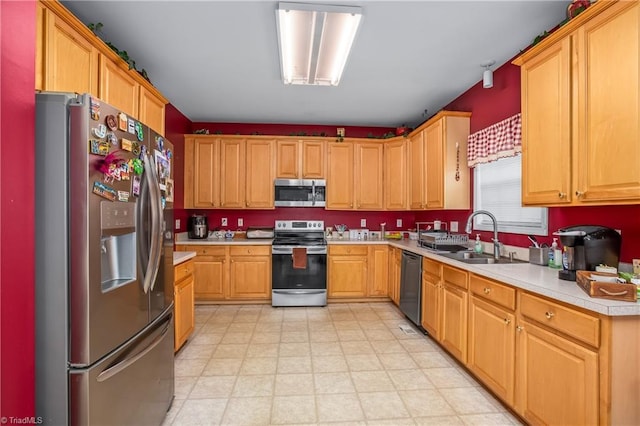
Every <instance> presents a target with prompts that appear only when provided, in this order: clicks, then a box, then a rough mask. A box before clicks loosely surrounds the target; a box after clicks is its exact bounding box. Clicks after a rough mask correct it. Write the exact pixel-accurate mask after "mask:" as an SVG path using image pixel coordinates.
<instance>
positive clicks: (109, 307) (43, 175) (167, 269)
mask: <svg viewBox="0 0 640 426" xmlns="http://www.w3.org/2000/svg"><path fill="white" fill-rule="evenodd" d="M15 143H20V141H15ZM171 157H172V147H171V145H170V143H169V142H168V141H165V140H164V139H163V138H162V137H160V136H159V135H157V134H156V133H155V132H154V131H152V130H151V129H149V128H147V127H146V126H144V125H143V124H142V123H140V122H138V121H136V120H134V119H132V118H131V117H128V116H126V115H125V114H123V113H122V112H120V111H118V110H117V109H115V108H113V107H111V106H110V105H107V104H105V103H104V102H101V101H100V100H98V99H96V98H94V97H91V96H90V95H87V94H85V95H75V94H68V93H38V94H36V159H35V161H36V176H35V183H36V191H35V193H36V194H35V195H36V198H35V205H36V223H35V229H36V232H35V235H36V237H35V238H36V240H35V247H36V271H35V272H36V415H37V416H41V417H42V419H43V423H44V424H52V425H53V424H55V425H63V424H70V425H141V424H155V425H158V424H160V423H162V421H163V419H164V417H165V414H166V412H167V410H168V409H169V407H170V405H171V402H172V400H173V392H174V367H173V335H174V333H173V227H172V223H173V214H172V210H171V208H172V204H171V201H172V196H173V193H172V192H173V181H172V180H171V161H172V159H171Z"/></svg>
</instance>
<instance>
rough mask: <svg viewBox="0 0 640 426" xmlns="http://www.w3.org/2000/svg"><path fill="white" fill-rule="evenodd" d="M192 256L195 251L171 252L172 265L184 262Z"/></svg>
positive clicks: (194, 255) (194, 254)
mask: <svg viewBox="0 0 640 426" xmlns="http://www.w3.org/2000/svg"><path fill="white" fill-rule="evenodd" d="M192 257H196V252H195V251H174V252H173V266H176V265H179V264H181V263H182V262H186V261H187V260H189V259H191V258H192Z"/></svg>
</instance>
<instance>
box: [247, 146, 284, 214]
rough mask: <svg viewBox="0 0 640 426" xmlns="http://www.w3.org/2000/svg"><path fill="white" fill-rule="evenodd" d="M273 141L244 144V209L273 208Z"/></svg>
mask: <svg viewBox="0 0 640 426" xmlns="http://www.w3.org/2000/svg"><path fill="white" fill-rule="evenodd" d="M275 143H276V142H275V140H273V139H247V142H246V177H245V179H246V193H245V196H246V207H248V208H251V209H272V208H273V207H274V205H273V203H274V187H273V181H274V179H275V170H274V163H273V161H274V154H275Z"/></svg>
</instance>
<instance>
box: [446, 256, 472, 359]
mask: <svg viewBox="0 0 640 426" xmlns="http://www.w3.org/2000/svg"><path fill="white" fill-rule="evenodd" d="M442 280H443V287H442V323H441V329H440V333H441V334H440V343H441V344H442V346H444V348H445V349H447V350H448V351H449V353H450V354H451V355H453V356H455V357H456V358H458V360H459V361H460V362H462V363H466V362H467V303H468V294H467V285H468V284H467V281H468V273H467V272H466V271H463V270H461V269H458V268H454V267H451V266H448V265H444V266H443V268H442Z"/></svg>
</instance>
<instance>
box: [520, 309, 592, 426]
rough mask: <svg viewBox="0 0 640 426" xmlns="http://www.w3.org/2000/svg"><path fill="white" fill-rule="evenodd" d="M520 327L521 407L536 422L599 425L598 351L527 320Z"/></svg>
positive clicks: (522, 411) (533, 422)
mask: <svg viewBox="0 0 640 426" xmlns="http://www.w3.org/2000/svg"><path fill="white" fill-rule="evenodd" d="M518 330H519V331H518V332H517V333H518V336H517V340H518V342H517V344H518V365H517V375H518V377H517V383H518V391H517V392H518V395H517V402H516V404H517V405H516V411H517V412H518V413H519V414H520V415H521V416H522V417H523V418H524V419H525V420H526V421H527V422H528V423H531V424H549V425H595V424H598V407H599V403H598V402H599V392H598V389H599V378H598V354H597V353H596V352H594V351H592V350H589V349H587V348H585V347H583V346H581V345H578V344H576V343H573V342H571V341H569V340H567V339H565V338H563V337H561V336H559V335H557V334H554V333H550V332H548V331H546V330H543V329H542V328H540V327H537V326H535V325H533V324H531V323H529V322H527V321H522V322H521V323H520V326H519V327H518Z"/></svg>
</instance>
